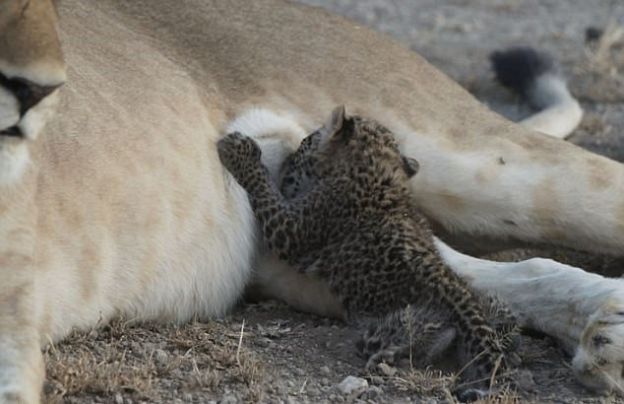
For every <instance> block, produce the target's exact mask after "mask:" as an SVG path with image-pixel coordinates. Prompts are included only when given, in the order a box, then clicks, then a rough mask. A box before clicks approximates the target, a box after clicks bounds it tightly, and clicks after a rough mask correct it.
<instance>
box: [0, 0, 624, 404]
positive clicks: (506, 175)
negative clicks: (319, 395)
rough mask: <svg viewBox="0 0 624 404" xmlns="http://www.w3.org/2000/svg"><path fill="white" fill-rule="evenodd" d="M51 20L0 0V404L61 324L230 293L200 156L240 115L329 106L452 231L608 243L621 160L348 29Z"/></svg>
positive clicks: (293, 113)
mask: <svg viewBox="0 0 624 404" xmlns="http://www.w3.org/2000/svg"><path fill="white" fill-rule="evenodd" d="M58 7H59V9H58V15H60V27H59V26H57V25H58V22H57V20H58V16H57V10H56V6H55V4H54V2H53V1H52V0H3V1H2V2H0V280H1V281H0V402H20V403H36V402H38V401H39V400H40V390H41V385H42V380H43V377H44V375H43V366H42V365H43V364H42V357H41V352H40V348H41V344H42V343H45V342H47V341H49V340H57V339H59V338H62V337H63V336H64V335H66V334H67V333H68V332H69V330H71V329H72V328H75V327H77V328H83V327H88V326H92V325H94V324H96V323H97V322H98V320H100V319H103V320H107V319H109V318H111V317H112V316H115V315H117V314H124V315H126V316H130V317H133V318H137V319H158V320H171V319H173V320H176V321H185V320H187V319H189V318H190V317H191V316H194V315H199V316H202V317H207V316H213V315H219V314H222V313H224V312H225V311H226V310H227V309H228V308H229V307H230V306H231V305H232V304H233V303H234V302H235V301H236V300H237V299H238V298H239V296H240V295H241V292H242V290H243V288H244V286H245V285H246V284H247V283H248V281H249V280H250V276H251V270H250V268H251V267H252V264H253V257H254V253H255V247H256V241H255V239H254V234H255V228H254V221H253V217H252V214H251V210H250V207H249V204H248V201H247V198H246V195H245V194H244V192H243V191H242V189H241V188H240V187H239V186H238V185H237V184H236V183H235V181H234V180H233V179H232V178H231V177H229V176H228V175H226V174H225V171H224V169H223V168H222V167H221V166H220V163H219V161H218V157H217V153H216V147H215V143H216V141H217V140H218V139H219V137H220V134H221V133H222V131H223V129H224V128H225V126H226V125H227V124H228V122H229V121H230V120H231V119H233V118H234V117H235V116H237V115H238V114H240V113H243V112H244V111H246V110H247V109H249V108H250V107H252V106H261V107H263V108H265V109H267V110H271V111H274V112H275V113H276V114H278V115H280V116H282V117H286V118H287V119H288V120H290V121H292V122H295V123H296V124H297V125H300V126H301V127H302V128H303V129H305V130H306V131H307V130H310V129H312V128H313V127H314V126H316V125H317V123H318V122H320V121H321V120H322V117H323V114H324V113H325V111H327V110H328V109H330V108H331V107H332V106H333V105H336V104H342V103H344V104H348V105H350V106H351V107H352V110H353V112H354V113H356V114H361V115H365V116H369V117H371V118H372V119H375V120H377V121H379V122H381V123H382V124H384V125H386V126H388V127H389V129H390V130H391V131H392V132H394V133H395V134H396V135H397V141H398V142H399V146H400V148H401V149H402V150H401V151H402V153H403V154H405V155H407V156H409V157H413V158H416V159H417V160H418V161H419V162H420V163H421V171H420V173H419V175H418V176H416V177H414V179H413V180H412V181H411V186H412V187H413V189H414V190H416V191H417V192H415V193H414V195H415V201H416V202H417V203H418V204H419V205H420V206H421V208H422V210H423V211H424V212H425V213H426V214H427V215H428V217H429V218H430V219H431V220H432V221H433V222H434V223H436V224H437V226H439V228H440V229H442V230H446V231H447V232H449V233H451V234H453V235H454V236H456V237H459V238H461V237H462V236H465V235H471V238H472V239H476V238H478V237H481V238H497V239H503V240H507V241H510V242H513V241H525V242H549V243H556V244H560V245H565V246H572V247H578V248H582V249H589V250H593V251H600V252H611V253H617V252H619V251H621V250H622V247H623V246H624V196H623V195H622V192H621V189H622V183H623V182H624V169H623V168H622V166H621V165H619V164H617V163H614V162H612V161H610V160H608V159H605V158H601V157H598V156H595V155H593V154H590V153H588V152H584V151H582V150H580V149H579V148H577V147H575V146H572V145H569V144H566V143H563V142H561V141H559V140H556V139H552V138H548V137H546V136H544V135H542V134H539V133H537V132H534V131H532V130H529V129H527V128H526V127H522V126H519V125H516V124H513V123H511V122H508V121H507V120H505V119H503V118H501V117H499V116H498V115H496V114H494V113H492V112H490V111H489V110H488V109H487V108H485V107H484V106H482V105H481V104H480V103H479V102H477V101H476V100H475V99H474V98H473V97H472V96H471V95H469V94H468V93H467V92H466V91H464V90H463V89H462V88H460V87H459V86H458V85H457V84H455V83H454V82H453V81H451V80H449V79H448V78H447V77H446V76H445V75H443V74H442V73H440V72H438V71H437V70H436V69H435V68H433V67H432V66H430V65H429V64H428V63H427V62H425V61H424V60H423V59H422V58H420V57H419V56H417V55H415V54H414V53H412V52H410V51H409V50H407V49H405V48H403V47H402V46H400V45H398V44H396V43H394V42H392V41H390V40H388V39H387V38H385V37H383V36H380V35H378V34H375V33H373V32H371V31H369V30H366V29H363V28H362V27H359V26H357V25H356V24H354V23H351V22H349V21H345V20H343V19H341V18H338V17H335V16H331V15H328V14H327V13H324V12H322V11H319V10H315V9H312V8H309V7H305V6H301V5H296V4H291V3H287V2H285V1H283V0H257V1H247V0H228V1H219V0H184V1H168V0H151V1H149V2H148V1H143V0H134V1H120V0H98V1H97V2H94V1H87V0H64V1H63V2H62V3H61V4H59V6H58ZM61 42H62V43H63V51H64V56H63V52H62V51H61ZM63 83H66V85H65V86H64V87H61V85H62V84H63ZM55 103H58V104H59V105H58V113H57V114H54V113H53V111H54V104H55ZM44 125H45V128H44ZM260 135H261V134H260ZM270 140H271V139H267V142H269V141H270ZM297 140H298V139H297ZM271 144H272V145H275V144H277V145H278V146H279V147H290V148H291V149H294V148H295V147H296V144H297V143H296V142H295V143H293V139H289V138H287V137H284V138H279V139H277V141H275V142H274V143H271ZM261 258H262V257H261ZM262 262H266V261H262ZM264 268H269V267H263V269H264ZM271 268H273V267H271ZM262 279H264V280H268V281H269V284H270V285H272V286H276V285H284V283H281V284H278V283H275V282H273V283H272V281H271V280H272V279H274V278H272V274H271V273H269V274H268V275H267V276H265V277H263V278H262ZM309 290H313V291H319V293H320V292H322V290H320V289H314V288H310V289H309ZM275 291H276V293H283V294H284V295H286V294H287V291H286V292H280V291H283V289H280V288H277V289H275ZM314 297H315V296H310V299H311V300H310V299H308V300H306V297H305V296H298V297H297V299H299V300H298V301H297V302H296V303H298V304H301V305H304V306H305V305H307V306H306V307H311V308H315V305H314V304H313V302H314V300H313V298H314ZM310 302H312V303H310ZM327 310H331V309H330V308H327Z"/></svg>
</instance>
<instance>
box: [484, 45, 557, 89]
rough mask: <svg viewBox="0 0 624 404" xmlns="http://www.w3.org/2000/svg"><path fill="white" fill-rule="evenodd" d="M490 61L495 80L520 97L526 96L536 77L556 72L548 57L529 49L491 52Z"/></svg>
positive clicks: (521, 48)
mask: <svg viewBox="0 0 624 404" xmlns="http://www.w3.org/2000/svg"><path fill="white" fill-rule="evenodd" d="M490 61H491V62H492V69H493V70H494V73H495V74H496V79H497V80H498V81H499V82H500V83H501V84H502V85H503V86H505V87H508V88H510V89H511V90H513V91H515V92H517V93H518V94H520V95H522V96H527V95H528V92H529V91H530V90H531V86H532V85H533V84H534V83H535V80H537V78H538V77H540V76H541V75H543V74H546V73H555V72H556V67H555V63H554V61H553V59H552V58H551V57H550V56H549V55H547V54H545V53H543V52H538V51H536V50H535V49H533V48H529V47H519V48H511V49H507V50H503V51H496V52H493V53H492V54H491V55H490Z"/></svg>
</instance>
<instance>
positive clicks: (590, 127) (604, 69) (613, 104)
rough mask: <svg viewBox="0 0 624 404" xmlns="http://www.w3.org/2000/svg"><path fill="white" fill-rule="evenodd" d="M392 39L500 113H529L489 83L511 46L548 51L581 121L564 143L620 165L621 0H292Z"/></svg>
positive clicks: (623, 133)
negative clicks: (497, 56) (497, 60)
mask: <svg viewBox="0 0 624 404" xmlns="http://www.w3.org/2000/svg"><path fill="white" fill-rule="evenodd" d="M297 1H299V2H302V3H306V4H309V5H313V6H319V7H323V8H325V9H327V10H328V11H330V12H333V13H336V14H340V15H343V16H345V17H348V18H350V19H352V20H355V21H357V22H359V23H361V24H364V25H367V26H370V27H372V28H374V29H375V30H377V31H380V32H383V33H386V34H388V35H390V36H393V37H394V38H396V39H397V40H399V41H400V42H402V43H403V44H404V45H405V46H407V47H409V48H410V49H412V50H414V51H416V52H418V53H420V54H421V55H423V56H424V57H425V58H426V59H428V60H429V62H431V63H432V64H434V65H435V66H436V67H438V68H439V69H440V70H442V71H444V72H445V73H447V74H448V75H450V76H451V77H453V78H454V79H455V80H456V81H458V82H459V83H460V84H461V85H463V86H464V87H465V88H466V89H468V90H469V91H470V92H472V93H473V94H474V95H475V96H477V97H478V98H479V99H480V100H481V101H483V102H484V103H486V104H488V105H489V106H490V107H491V108H492V109H494V110H496V111H498V112H500V113H502V114H503V115H505V116H507V117H509V118H511V119H512V120H518V119H520V118H522V117H524V116H526V115H528V114H530V110H529V109H527V108H526V106H524V105H523V104H521V103H520V102H519V101H520V100H518V99H517V98H515V97H514V96H512V95H511V94H510V93H508V92H507V91H505V90H504V89H502V88H501V87H499V86H498V85H497V84H496V83H495V82H494V80H493V74H492V72H491V70H490V64H489V59H488V56H489V54H490V52H492V51H494V50H498V49H502V48H506V47H509V46H518V45H522V46H527V45H528V46H533V47H535V48H537V49H539V50H543V51H546V52H548V53H549V54H551V55H552V56H553V57H554V58H555V59H556V60H557V61H558V62H559V65H560V68H561V70H562V72H563V74H564V75H565V77H567V79H568V83H569V86H570V88H571V91H572V93H573V94H574V95H575V96H576V97H577V98H578V99H579V100H580V101H581V104H582V106H583V109H584V110H585V117H584V119H583V121H582V123H581V126H580V128H579V129H578V130H577V131H576V132H575V133H574V134H573V135H572V136H571V137H570V138H569V140H570V141H571V142H574V143H576V144H578V145H580V146H583V147H586V148H588V149H591V150H593V151H595V152H598V153H601V154H604V155H607V156H609V157H611V158H614V159H617V160H620V161H624V0H297Z"/></svg>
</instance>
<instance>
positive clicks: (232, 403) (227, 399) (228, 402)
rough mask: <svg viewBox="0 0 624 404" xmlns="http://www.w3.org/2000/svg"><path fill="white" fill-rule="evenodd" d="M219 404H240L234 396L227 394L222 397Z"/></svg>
mask: <svg viewBox="0 0 624 404" xmlns="http://www.w3.org/2000/svg"><path fill="white" fill-rule="evenodd" d="M219 404H238V399H237V398H236V397H235V396H233V395H230V394H227V395H225V396H223V397H221V401H219Z"/></svg>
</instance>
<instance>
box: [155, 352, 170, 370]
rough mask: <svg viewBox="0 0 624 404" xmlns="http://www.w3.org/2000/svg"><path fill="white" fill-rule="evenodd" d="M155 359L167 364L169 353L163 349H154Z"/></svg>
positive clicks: (164, 364) (163, 364)
mask: <svg viewBox="0 0 624 404" xmlns="http://www.w3.org/2000/svg"><path fill="white" fill-rule="evenodd" d="M154 360H155V361H156V364H158V365H160V366H167V364H168V363H169V354H167V352H165V351H164V350H162V349H157V350H155V351H154Z"/></svg>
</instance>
